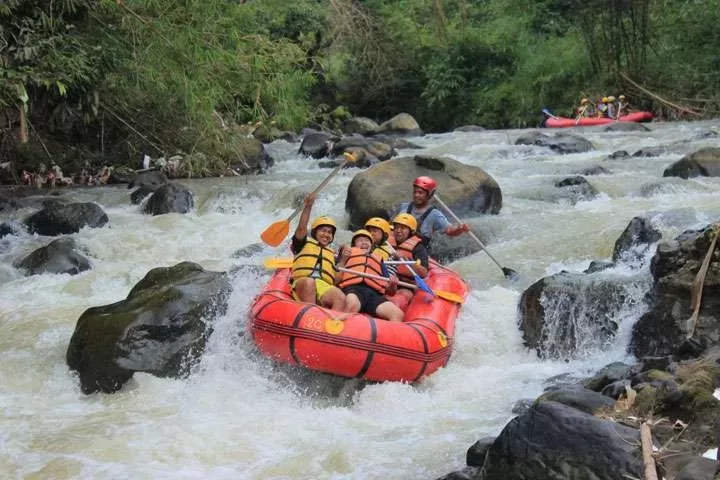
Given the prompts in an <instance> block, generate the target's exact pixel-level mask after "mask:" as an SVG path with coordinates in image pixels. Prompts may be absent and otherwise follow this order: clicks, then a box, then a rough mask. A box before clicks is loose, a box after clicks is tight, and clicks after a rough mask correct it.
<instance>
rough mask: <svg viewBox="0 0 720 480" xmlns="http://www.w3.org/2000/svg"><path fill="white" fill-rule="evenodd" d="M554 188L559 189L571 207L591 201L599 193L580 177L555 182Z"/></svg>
mask: <svg viewBox="0 0 720 480" xmlns="http://www.w3.org/2000/svg"><path fill="white" fill-rule="evenodd" d="M555 187H556V188H558V189H560V190H561V191H562V194H563V197H564V198H565V199H567V200H568V201H569V202H570V203H571V204H573V205H574V204H576V203H577V202H579V201H582V200H592V199H593V198H595V197H597V196H598V193H599V192H598V191H597V189H595V187H593V186H592V185H591V184H590V182H588V181H587V180H586V179H585V178H583V177H581V176H575V177H568V178H564V179H562V180H559V181H557V182H555Z"/></svg>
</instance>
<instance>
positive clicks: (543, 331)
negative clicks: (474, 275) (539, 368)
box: [519, 272, 642, 359]
mask: <svg viewBox="0 0 720 480" xmlns="http://www.w3.org/2000/svg"><path fill="white" fill-rule="evenodd" d="M638 282H642V280H639V279H635V278H632V277H626V276H617V277H614V278H613V277H608V276H607V275H605V274H603V273H602V272H601V273H595V274H578V273H569V272H561V273H556V274H554V275H551V276H549V277H544V278H542V279H540V280H538V281H537V282H535V283H534V284H532V285H531V286H530V287H528V289H527V290H525V291H524V292H523V294H522V296H521V297H520V304H519V313H520V329H521V330H522V332H523V340H524V342H525V345H526V346H527V347H528V348H532V349H534V350H535V351H536V352H537V354H538V356H540V357H541V358H554V359H568V358H576V357H578V356H583V355H585V354H587V353H588V352H589V351H592V350H596V349H602V348H605V347H607V346H609V345H610V344H612V342H613V341H614V340H615V335H616V333H617V329H618V320H619V319H620V318H621V316H622V314H623V312H625V311H626V310H627V309H628V308H631V307H633V304H632V302H633V301H632V298H633V295H632V291H634V290H636V289H637V288H642V286H640V287H639V286H638Z"/></svg>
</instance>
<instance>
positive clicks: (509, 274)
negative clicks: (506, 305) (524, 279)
mask: <svg viewBox="0 0 720 480" xmlns="http://www.w3.org/2000/svg"><path fill="white" fill-rule="evenodd" d="M433 198H434V199H435V201H436V202H437V203H438V204H439V205H440V206H441V207H443V208H444V209H445V210H446V211H447V213H448V214H449V215H450V216H451V217H452V219H453V220H455V221H456V222H457V223H462V220H460V219H459V218H458V217H457V215H455V214H454V213H453V211H452V210H450V207H448V206H447V205H445V202H443V201H442V199H441V198H440V196H439V195H438V194H437V192H435V194H434V195H433ZM468 235H470V237H472V239H473V240H475V241H476V242H477V244H478V245H480V248H482V249H483V250H485V253H487V255H488V257H490V259H491V260H492V261H493V262H495V265H497V266H498V267H500V270H502V272H503V275H505V278H507V279H508V280H517V279H518V278H519V277H520V275H519V274H518V273H517V272H516V271H515V270H513V269H512V268H508V267H503V266H502V265H500V263H499V262H498V261H497V260H495V257H493V256H492V254H491V253H490V252H489V251H488V249H487V247H486V246H485V244H484V243H483V242H482V241H481V240H480V239H479V238H478V237H477V235H475V234H474V233H473V232H472V231H469V232H468Z"/></svg>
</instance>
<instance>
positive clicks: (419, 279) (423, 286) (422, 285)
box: [387, 243, 435, 295]
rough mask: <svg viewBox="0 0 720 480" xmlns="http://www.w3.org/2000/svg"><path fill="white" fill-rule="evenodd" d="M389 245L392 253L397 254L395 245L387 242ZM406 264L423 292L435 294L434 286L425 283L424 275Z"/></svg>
mask: <svg viewBox="0 0 720 480" xmlns="http://www.w3.org/2000/svg"><path fill="white" fill-rule="evenodd" d="M387 246H388V247H390V253H392V254H393V255H396V254H397V250H395V247H393V246H392V245H390V244H389V243H388V244H387ZM406 266H407V269H408V270H410V273H412V275H413V278H414V279H415V283H416V284H417V286H418V288H419V289H420V290H422V291H423V292H427V293H429V294H430V295H435V292H433V291H432V288H430V287H428V284H427V283H425V280H423V279H422V277H421V276H420V275H418V274H417V272H416V271H415V270H414V269H413V268H412V267H411V266H410V265H406Z"/></svg>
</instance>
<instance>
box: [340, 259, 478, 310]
mask: <svg viewBox="0 0 720 480" xmlns="http://www.w3.org/2000/svg"><path fill="white" fill-rule="evenodd" d="M338 270H339V271H341V272H348V273H353V274H355V275H359V276H361V277H367V278H372V279H375V280H384V281H386V282H387V280H388V279H387V278H385V277H381V276H380V275H373V274H371V273H364V272H357V271H355V270H350V269H349V268H342V267H339V268H338ZM398 285H399V286H401V287H405V288H410V289H412V290H415V289H418V288H420V286H419V285H415V284H412V283H407V282H398ZM421 290H422V289H421ZM423 291H425V290H423ZM432 295H433V296H435V297H439V298H442V299H443V300H447V301H449V302H454V303H459V304H463V303H464V302H465V300H464V299H463V298H462V297H461V296H460V295H458V294H456V293H452V292H444V291H442V290H435V291H434V292H433V293H432Z"/></svg>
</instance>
